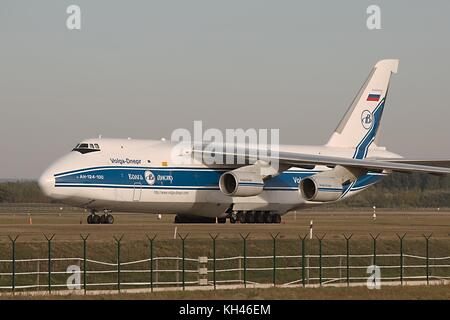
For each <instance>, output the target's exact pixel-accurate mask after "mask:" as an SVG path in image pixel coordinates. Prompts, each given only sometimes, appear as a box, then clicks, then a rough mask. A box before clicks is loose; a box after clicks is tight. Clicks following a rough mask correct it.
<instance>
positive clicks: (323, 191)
mask: <svg viewBox="0 0 450 320" xmlns="http://www.w3.org/2000/svg"><path fill="white" fill-rule="evenodd" d="M341 181H342V180H341V179H339V178H334V177H326V176H325V177H324V176H317V175H313V176H311V177H308V178H304V179H302V180H301V181H300V184H299V186H298V188H299V190H300V192H301V194H302V196H303V198H304V199H305V200H308V201H320V202H327V201H336V200H338V199H339V198H340V197H341V195H342V193H343V187H342V182H341Z"/></svg>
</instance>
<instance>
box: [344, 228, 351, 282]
mask: <svg viewBox="0 0 450 320" xmlns="http://www.w3.org/2000/svg"><path fill="white" fill-rule="evenodd" d="M343 236H344V238H345V242H346V248H347V250H346V256H347V263H346V266H347V287H348V286H350V239H351V238H352V237H353V233H352V234H350V235H349V236H347V235H346V234H343Z"/></svg>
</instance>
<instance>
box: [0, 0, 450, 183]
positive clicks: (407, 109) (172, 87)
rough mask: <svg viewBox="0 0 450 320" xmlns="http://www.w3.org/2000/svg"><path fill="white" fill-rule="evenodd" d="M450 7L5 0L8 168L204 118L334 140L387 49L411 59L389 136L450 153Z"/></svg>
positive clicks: (0, 46) (0, 143) (2, 69)
mask: <svg viewBox="0 0 450 320" xmlns="http://www.w3.org/2000/svg"><path fill="white" fill-rule="evenodd" d="M72 4H75V5H78V6H79V7H80V9H81V29H80V30H69V29H68V28H67V27H66V20H67V18H68V17H69V14H67V13H66V9H67V7H68V6H69V5H72ZM372 4H376V5H378V6H379V7H380V9H381V29H380V30H369V29H368V28H367V25H366V20H367V18H368V16H369V15H368V14H367V13H366V9H367V7H368V6H369V5H372ZM449 15H450V1H444V0H442V1H430V2H427V1H406V0H404V1H378V0H371V1H364V0H355V1H296V0H292V1H288V0H280V1H274V0H273V1H264V0H227V1H224V0H222V1H211V0H189V1H185V0H161V1H111V0H107V1H106V0H96V1H85V0H71V1H65V0H46V1H31V0H30V1H23V0H3V1H2V2H1V4H0V41H1V42H0V152H1V155H2V157H1V159H2V161H1V166H0V178H9V179H35V178H37V177H39V175H40V173H41V172H42V171H43V170H44V169H45V168H46V167H47V166H48V165H50V164H51V163H52V162H53V161H54V160H56V159H57V158H58V157H60V156H62V155H64V154H65V153H67V152H69V151H70V150H71V148H73V146H74V145H75V144H76V143H78V142H80V141H81V140H83V139H85V138H90V137H97V136H98V135H102V137H115V138H120V137H122V138H127V137H132V138H140V139H160V138H161V137H166V138H170V135H171V133H172V131H173V130H174V129H177V128H187V129H192V128H193V121H194V120H202V121H203V127H204V128H219V129H222V130H224V129H226V128H268V129H270V128H276V129H280V142H281V143H283V144H308V145H309V144H324V143H326V141H327V140H328V138H329V136H330V135H331V133H332V132H333V130H334V129H335V127H336V125H337V124H338V122H339V120H340V119H341V117H342V115H343V114H344V113H345V111H346V110H347V108H348V106H349V104H350V103H351V101H352V99H353V97H354V96H355V94H356V93H357V91H358V89H359V88H360V86H361V85H362V83H363V82H364V80H365V79H366V77H367V75H368V73H369V71H370V70H371V68H372V66H373V65H374V64H375V63H376V61H378V60H380V59H384V58H398V59H400V66H399V73H398V74H396V75H394V76H393V78H392V79H391V86H390V91H389V97H388V100H387V104H386V109H385V112H384V116H383V121H382V125H381V130H380V133H379V135H380V137H379V139H378V140H379V144H380V145H383V146H386V147H387V148H388V149H389V150H391V151H394V152H396V153H399V154H402V155H404V156H407V157H413V158H418V157H420V158H424V157H426V158H433V157H438V158H446V157H447V158H450V139H449V138H450V130H449V128H448V121H449V119H450V99H449V98H448V96H447V94H448V93H449V87H450V86H449V84H450V81H449V75H450V59H449V57H450V41H448V39H449V31H450V19H449Z"/></svg>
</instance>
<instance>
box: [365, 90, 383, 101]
mask: <svg viewBox="0 0 450 320" xmlns="http://www.w3.org/2000/svg"><path fill="white" fill-rule="evenodd" d="M380 97H381V90H372V91H370V93H369V95H368V96H367V101H379V100H380Z"/></svg>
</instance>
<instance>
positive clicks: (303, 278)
mask: <svg viewBox="0 0 450 320" xmlns="http://www.w3.org/2000/svg"><path fill="white" fill-rule="evenodd" d="M298 237H299V238H300V240H301V241H302V285H303V287H305V285H306V282H305V240H306V238H307V237H308V234H306V235H305V236H303V237H302V236H301V235H298Z"/></svg>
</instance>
